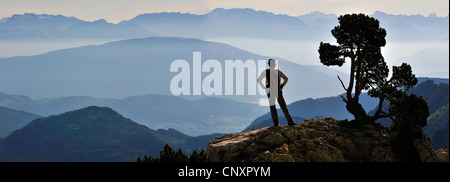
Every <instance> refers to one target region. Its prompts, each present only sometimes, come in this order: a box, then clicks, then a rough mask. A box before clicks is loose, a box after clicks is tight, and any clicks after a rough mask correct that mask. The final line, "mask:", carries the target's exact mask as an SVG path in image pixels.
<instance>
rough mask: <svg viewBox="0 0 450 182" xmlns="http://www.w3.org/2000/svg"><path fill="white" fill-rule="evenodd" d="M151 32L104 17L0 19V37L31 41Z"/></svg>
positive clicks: (19, 17) (119, 35)
mask: <svg viewBox="0 0 450 182" xmlns="http://www.w3.org/2000/svg"><path fill="white" fill-rule="evenodd" d="M149 36H155V34H153V33H151V32H149V31H148V30H144V29H142V28H141V27H139V26H137V25H133V24H127V25H118V24H112V23H108V22H106V21H105V20H103V19H101V20H97V21H93V22H87V21H83V20H80V19H78V18H75V17H66V16H62V15H47V14H34V13H25V14H23V15H18V14H15V15H13V16H11V17H8V18H4V19H2V21H0V40H9V41H34V40H59V39H106V38H114V39H124V38H137V37H149Z"/></svg>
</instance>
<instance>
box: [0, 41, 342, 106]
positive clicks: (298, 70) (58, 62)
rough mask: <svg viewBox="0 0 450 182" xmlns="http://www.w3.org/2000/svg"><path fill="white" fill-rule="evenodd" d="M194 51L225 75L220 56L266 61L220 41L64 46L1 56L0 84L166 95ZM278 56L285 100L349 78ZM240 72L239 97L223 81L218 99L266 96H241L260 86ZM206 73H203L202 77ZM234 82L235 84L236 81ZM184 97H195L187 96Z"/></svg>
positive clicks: (9, 89)
mask: <svg viewBox="0 0 450 182" xmlns="http://www.w3.org/2000/svg"><path fill="white" fill-rule="evenodd" d="M196 51H198V52H201V62H202V63H203V62H205V61H206V60H209V59H215V60H217V61H219V62H220V63H221V68H222V74H224V73H225V64H224V63H225V60H233V61H235V60H242V61H244V62H245V61H247V60H250V59H251V60H254V61H255V63H257V61H258V60H263V63H262V64H263V65H262V66H267V65H266V61H267V60H268V59H269V57H266V56H262V55H257V54H253V53H250V52H247V51H244V50H241V49H238V48H235V47H232V46H229V45H227V44H223V43H217V42H209V41H203V40H199V39H188V38H174V37H150V38H143V39H130V40H122V41H115V42H110V43H106V44H102V45H98V46H83V47H78V48H69V49H63V50H57V51H52V52H48V53H45V54H41V55H36V56H17V57H11V58H3V59H0V85H2V88H1V90H2V91H3V92H6V93H13V94H20V95H27V96H30V97H32V98H46V97H48V98H54V97H65V96H78V95H83V96H92V97H98V98H125V97H129V96H135V95H145V94H163V95H171V94H172V93H171V91H170V82H171V80H172V78H173V77H174V76H176V75H177V74H178V73H177V72H170V65H171V63H172V62H173V61H174V60H177V59H183V60H185V61H187V63H189V65H190V68H189V69H190V70H191V71H190V74H191V75H192V74H193V52H196ZM278 60H279V64H278V65H279V69H281V70H282V71H283V72H284V73H285V74H286V75H288V77H289V80H290V81H289V84H288V85H287V86H286V87H285V89H284V91H285V92H284V94H285V96H286V98H287V102H293V101H295V100H300V99H304V98H308V97H311V98H318V97H325V96H330V95H337V94H340V92H342V90H341V89H340V84H339V81H338V80H337V78H336V75H340V76H341V78H342V79H343V80H344V82H347V80H348V76H347V75H346V74H344V73H342V72H339V71H336V70H332V69H329V68H327V67H325V66H304V65H299V64H296V63H292V62H290V61H287V60H284V59H281V58H279V59H278ZM255 69H257V68H255ZM180 71H181V70H180ZM244 72H245V74H244V75H245V78H244V86H245V88H244V91H245V94H244V95H236V94H233V95H231V96H230V95H224V93H225V89H226V88H225V86H224V85H223V86H222V90H223V92H222V93H223V95H218V97H225V98H228V99H235V100H239V101H241V102H257V101H259V99H260V98H263V99H265V98H266V96H265V95H259V94H258V95H248V94H246V93H247V91H248V85H250V86H252V87H254V88H257V87H259V85H258V84H257V82H256V78H257V77H258V76H259V74H260V73H257V74H256V75H255V78H254V79H255V81H254V82H253V83H249V84H247V72H248V70H247V69H245V70H244ZM209 74H210V73H207V72H203V73H202V74H201V77H202V80H203V78H205V77H206V76H207V75H209ZM233 74H236V73H233ZM191 78H192V77H191ZM224 78H225V76H222V78H221V79H222V83H225V81H223V79H224ZM234 79H236V78H234ZM233 83H234V84H236V81H233ZM234 88H236V87H234ZM192 89H193V81H191V90H192ZM229 89H230V88H229ZM235 92H236V90H233V93H235ZM191 93H192V92H191ZM202 96H204V94H202ZM186 97H187V98H198V97H194V96H192V95H190V96H186Z"/></svg>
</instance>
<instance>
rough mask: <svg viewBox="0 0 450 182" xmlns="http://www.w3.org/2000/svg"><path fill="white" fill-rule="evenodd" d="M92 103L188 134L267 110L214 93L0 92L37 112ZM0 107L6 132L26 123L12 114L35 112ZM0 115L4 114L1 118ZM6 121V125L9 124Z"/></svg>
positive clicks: (243, 123)
mask: <svg viewBox="0 0 450 182" xmlns="http://www.w3.org/2000/svg"><path fill="white" fill-rule="evenodd" d="M93 105H94V106H102V107H110V108H112V109H114V110H115V111H117V112H119V113H121V114H123V115H124V116H125V117H127V118H130V119H132V120H133V121H135V122H137V123H139V124H142V125H145V126H147V127H149V128H152V129H160V128H165V129H168V128H174V129H176V130H178V131H181V132H183V133H185V134H188V135H190V136H198V135H205V134H211V133H230V132H236V131H240V130H242V129H244V128H245V127H247V126H248V124H249V123H250V122H251V121H252V120H253V119H254V118H256V117H258V116H260V115H261V114H263V113H265V112H267V108H266V107H261V106H259V105H257V104H250V103H242V102H237V101H233V100H229V99H221V98H214V97H207V98H203V99H198V100H188V99H183V98H181V97H177V96H168V95H143V96H133V97H127V98H124V99H102V98H94V97H87V96H71V97H62V98H54V99H40V100H33V99H31V98H29V97H27V96H23V95H12V94H6V93H1V92H0V106H4V107H9V108H13V109H17V110H21V111H26V112H30V113H37V114H39V115H41V116H50V115H55V114H61V113H64V112H68V111H72V110H76V109H81V108H84V107H88V106H93ZM0 109H1V107H0ZM5 109H6V108H5ZM2 111H3V110H0V121H3V120H5V121H8V123H13V124H15V125H14V126H15V128H14V127H8V128H6V129H7V131H9V132H11V131H13V129H18V128H21V127H23V126H24V125H25V124H26V123H25V124H20V123H23V121H22V120H24V119H22V120H20V119H19V120H18V119H15V118H25V119H28V121H30V120H29V118H33V119H34V118H37V117H35V115H31V116H28V115H23V114H22V115H21V116H23V117H13V116H15V115H12V116H11V115H6V114H8V113H4V114H3V115H2ZM2 116H8V117H7V118H1V117H2ZM9 118H13V119H9ZM13 121H14V122H13ZM8 123H6V125H10V124H8ZM2 124H5V123H2ZM218 126H220V127H218ZM1 129H2V128H0V130H1ZM2 133H3V134H2V135H3V136H6V134H9V133H6V131H5V132H2ZM0 136H1V135H0Z"/></svg>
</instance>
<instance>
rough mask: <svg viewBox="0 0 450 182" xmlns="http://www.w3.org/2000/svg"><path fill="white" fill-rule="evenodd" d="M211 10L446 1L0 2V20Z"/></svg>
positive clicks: (432, 7) (352, 9)
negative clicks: (28, 16) (25, 16)
mask: <svg viewBox="0 0 450 182" xmlns="http://www.w3.org/2000/svg"><path fill="white" fill-rule="evenodd" d="M214 8H226V9H230V8H252V9H255V10H263V11H268V12H273V13H275V14H287V15H295V16H297V15H302V14H308V13H310V12H313V11H320V12H323V13H334V14H336V15H341V14H346V13H365V14H372V13H373V12H375V11H377V10H379V11H382V12H386V13H389V14H406V15H413V14H422V15H425V16H428V15H429V14H430V13H433V12H434V13H436V14H437V15H438V16H441V17H442V16H447V15H448V14H449V1H448V0H164V1H155V0H0V18H3V17H9V16H11V15H13V14H23V13H37V14H43V13H46V14H54V15H55V14H61V15H64V16H75V17H77V18H79V19H82V20H86V21H94V20H98V19H105V20H107V21H108V22H112V23H118V22H120V21H122V20H129V19H131V18H134V17H135V16H137V15H139V14H143V13H154V12H181V13H192V14H205V13H208V12H210V11H211V10H213V9H214Z"/></svg>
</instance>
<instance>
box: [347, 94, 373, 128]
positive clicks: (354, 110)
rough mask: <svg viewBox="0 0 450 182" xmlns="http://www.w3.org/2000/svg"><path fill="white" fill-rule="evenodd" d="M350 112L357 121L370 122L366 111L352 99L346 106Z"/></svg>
mask: <svg viewBox="0 0 450 182" xmlns="http://www.w3.org/2000/svg"><path fill="white" fill-rule="evenodd" d="M346 108H347V110H348V112H350V113H351V114H352V115H353V116H354V117H355V120H356V121H359V122H363V123H367V122H370V117H369V116H368V115H367V113H366V111H365V110H364V108H363V107H362V105H361V104H360V103H358V101H355V100H354V99H350V100H349V101H348V103H347V105H346Z"/></svg>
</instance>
